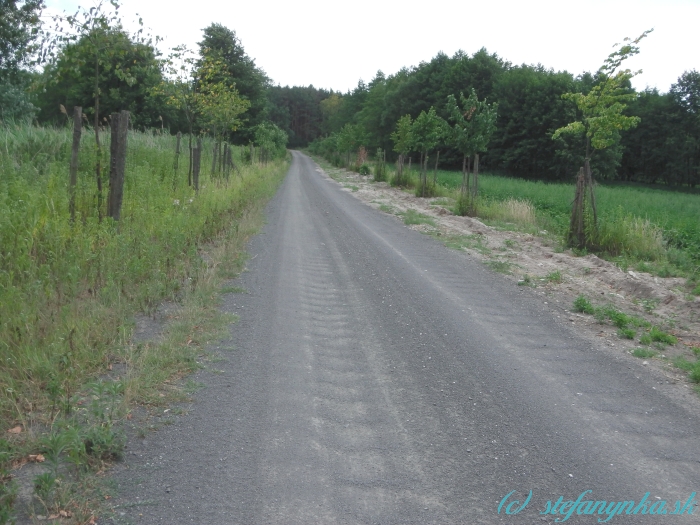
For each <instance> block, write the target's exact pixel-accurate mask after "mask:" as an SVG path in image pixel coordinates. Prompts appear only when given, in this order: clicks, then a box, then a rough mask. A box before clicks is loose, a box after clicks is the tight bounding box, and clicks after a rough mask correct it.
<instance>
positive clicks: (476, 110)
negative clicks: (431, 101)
mask: <svg viewBox="0 0 700 525" xmlns="http://www.w3.org/2000/svg"><path fill="white" fill-rule="evenodd" d="M459 96H460V103H461V107H460V106H459V105H458V104H457V100H456V98H455V96H454V95H449V96H448V97H447V112H448V114H449V119H450V121H451V122H453V123H454V124H453V126H452V128H451V129H450V132H449V133H448V135H447V137H446V138H447V141H448V143H449V144H450V145H451V146H452V147H454V148H455V149H456V150H457V151H459V152H460V153H461V154H462V155H464V156H465V157H471V156H472V155H474V154H476V153H483V152H485V151H486V147H487V146H488V143H489V141H490V140H491V136H492V135H493V132H494V131H495V130H496V116H497V114H498V104H487V103H486V101H485V100H479V97H478V96H477V94H476V91H475V90H474V88H472V90H471V93H470V94H469V97H465V96H464V94H463V93H460V94H459Z"/></svg>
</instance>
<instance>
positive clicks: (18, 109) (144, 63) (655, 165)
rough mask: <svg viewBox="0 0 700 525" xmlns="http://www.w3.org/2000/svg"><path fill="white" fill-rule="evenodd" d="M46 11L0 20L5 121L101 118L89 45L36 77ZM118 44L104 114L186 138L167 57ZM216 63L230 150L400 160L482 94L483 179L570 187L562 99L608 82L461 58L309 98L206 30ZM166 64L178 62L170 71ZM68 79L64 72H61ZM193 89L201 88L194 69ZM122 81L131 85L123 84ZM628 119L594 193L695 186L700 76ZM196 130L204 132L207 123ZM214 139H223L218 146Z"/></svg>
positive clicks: (13, 5)
mask: <svg viewBox="0 0 700 525" xmlns="http://www.w3.org/2000/svg"><path fill="white" fill-rule="evenodd" d="M41 7H42V2H41V0H25V1H23V2H21V1H18V0H8V2H4V3H3V4H2V13H0V15H1V16H0V19H1V20H2V22H1V23H0V118H2V119H8V118H27V117H29V118H36V119H37V120H38V121H40V122H60V121H61V119H62V118H65V117H64V116H62V115H61V114H60V113H59V107H60V104H63V106H65V107H67V108H70V107H72V106H73V105H82V107H83V108H84V110H85V112H86V113H87V114H89V115H92V113H91V111H92V105H91V102H90V101H91V100H92V94H93V93H94V91H95V89H94V83H93V82H92V81H91V79H92V76H93V75H92V73H93V72H92V71H91V66H90V61H89V60H87V59H86V54H87V53H88V51H87V49H88V48H89V42H88V39H87V38H80V39H77V40H76V41H73V42H71V43H69V44H68V45H66V46H64V47H63V48H62V50H61V52H60V53H58V54H57V55H55V56H54V60H52V61H48V63H47V64H46V65H45V67H44V69H43V71H40V72H37V71H31V70H29V69H28V68H27V67H25V66H27V64H28V63H29V62H30V61H31V60H32V59H33V58H35V57H36V52H37V48H38V47H39V45H38V44H39V39H38V37H39V36H40V33H41V32H42V24H41V21H40V19H39V17H38V13H39V12H40V10H41ZM109 38H111V39H112V40H113V42H112V44H111V46H110V47H111V49H114V50H116V49H119V50H120V51H119V52H114V53H111V56H110V60H109V61H107V62H108V64H109V65H108V67H105V68H103V69H102V70H101V71H100V73H99V74H100V79H99V82H100V86H102V87H101V88H100V92H101V101H100V105H101V107H103V108H104V112H103V113H104V114H109V113H110V112H112V111H117V110H121V109H127V110H129V111H131V114H132V115H133V125H134V126H136V127H139V128H161V129H168V130H169V131H170V132H171V133H176V132H178V131H182V132H188V131H189V130H190V124H191V123H190V122H189V120H188V117H187V114H186V112H183V111H182V108H178V106H177V105H173V104H169V103H168V102H169V101H168V97H167V96H166V94H165V93H164V91H165V90H162V89H161V90H159V89H158V86H162V85H163V84H164V83H165V84H168V83H171V82H173V77H172V75H171V74H170V73H169V72H168V70H167V68H168V67H169V64H172V60H171V59H172V58H173V57H172V56H168V57H162V56H160V55H159V53H158V51H157V50H156V48H155V46H154V43H153V42H149V41H148V40H144V39H142V38H141V39H139V38H134V35H129V34H127V33H126V32H125V31H124V30H123V29H122V28H121V26H120V25H119V24H116V23H115V24H112V27H110V31H109ZM207 54H209V55H215V56H216V57H218V60H220V61H221V64H223V66H224V68H225V71H226V74H227V75H228V76H229V78H230V80H231V82H232V83H233V84H235V89H236V92H237V94H238V96H239V97H240V98H241V100H243V101H245V103H246V104H247V106H246V109H245V111H244V112H243V113H242V114H241V115H240V118H239V119H238V120H239V122H238V124H237V126H236V129H235V130H229V131H227V134H228V136H229V138H230V139H231V140H232V141H233V142H234V143H239V144H245V143H249V142H251V141H254V140H255V136H256V126H258V125H260V124H261V123H263V122H270V123H273V124H274V125H276V126H277V127H278V128H279V129H280V130H282V131H284V132H285V133H286V134H287V136H288V140H289V145H290V146H291V147H305V146H307V145H308V144H310V143H311V142H313V141H314V140H317V139H320V138H324V137H327V136H329V135H331V134H333V133H339V132H340V131H341V130H342V129H343V128H345V127H346V126H355V127H357V128H358V129H359V130H361V136H362V142H363V144H362V146H364V147H365V148H366V150H367V151H370V152H375V151H376V150H377V149H379V150H381V151H383V152H386V153H387V154H388V155H389V158H390V160H397V158H398V154H396V153H395V152H394V151H393V143H392V141H391V134H392V133H393V132H394V131H395V126H396V123H397V122H398V120H399V119H400V118H401V117H403V116H404V115H410V116H411V118H412V119H416V118H417V117H418V116H419V115H420V114H421V112H428V111H429V110H430V108H431V107H433V108H435V111H436V112H437V115H438V116H439V117H441V118H442V119H448V118H449V110H448V109H447V107H446V104H445V101H446V100H447V97H448V96H449V95H452V96H454V97H459V94H460V93H470V92H471V90H472V89H473V90H474V91H475V92H476V93H477V94H478V96H479V98H480V99H482V100H486V101H488V103H495V104H498V108H499V109H498V116H497V119H496V123H495V130H494V133H493V135H492V137H491V140H490V143H489V148H488V152H486V153H484V154H483V155H482V157H481V163H482V167H484V168H486V169H488V170H489V171H491V172H494V173H502V174H505V175H510V176H517V177H523V178H529V179H541V180H571V178H572V177H573V176H574V175H575V173H576V169H577V167H578V166H581V165H582V164H583V161H584V156H585V155H584V153H582V152H584V151H585V147H584V144H583V139H582V138H581V137H576V136H567V135H561V136H559V137H558V138H557V139H556V140H552V138H551V136H552V134H553V133H554V132H555V131H556V130H557V129H559V128H561V127H563V126H566V125H567V124H568V123H570V122H572V121H576V120H577V119H579V118H580V110H579V109H578V108H577V107H576V104H575V103H574V101H573V100H567V99H564V98H562V95H564V94H565V93H581V94H583V95H587V94H588V93H590V91H591V90H592V89H593V88H594V87H595V86H596V85H599V84H600V82H601V81H602V80H603V79H602V78H601V77H600V74H599V73H583V74H580V75H577V76H575V75H573V74H572V73H569V72H567V71H554V70H552V69H548V68H546V67H545V66H543V65H541V64H537V65H527V64H521V65H515V64H512V63H510V62H509V61H507V60H505V59H504V58H501V57H499V56H498V55H497V54H496V53H490V52H489V51H487V50H486V49H484V48H482V49H480V50H479V51H477V52H476V53H474V54H471V55H469V54H467V53H465V52H463V51H459V52H457V53H455V54H454V55H453V56H448V55H446V54H444V53H438V54H437V55H436V56H435V57H434V58H433V59H432V60H430V61H428V62H421V63H420V64H419V65H417V66H413V67H406V68H403V69H401V70H400V71H398V72H397V73H395V74H393V75H388V76H387V75H385V74H384V73H382V72H381V71H378V72H377V73H376V75H375V77H374V78H373V79H372V80H371V81H370V82H369V83H365V82H363V81H362V80H360V81H359V82H358V84H357V87H355V88H354V89H352V90H349V91H348V92H346V93H340V92H334V91H332V90H326V89H322V88H316V87H314V86H291V87H290V86H284V87H283V86H279V85H274V83H273V82H272V80H271V79H270V78H269V77H268V76H267V75H266V73H265V72H264V71H263V70H262V69H261V68H260V67H258V66H257V65H256V63H255V60H254V59H252V58H250V57H249V56H248V55H247V54H246V52H245V49H244V47H243V45H242V43H241V41H240V39H238V37H237V36H236V33H235V31H233V30H230V29H228V28H226V27H224V26H222V25H220V24H211V25H210V26H209V27H207V28H205V29H204V30H203V38H202V40H201V42H200V43H199V45H198V50H197V51H196V52H195V53H194V55H195V59H194V61H193V62H192V64H193V65H194V66H198V65H200V64H201V63H202V60H203V57H204V56H205V55H207ZM169 60H170V61H169ZM61 71H62V73H60V74H59V72H61ZM192 71H193V72H194V74H193V75H192V76H191V77H190V79H189V80H190V82H193V83H196V82H198V81H199V79H200V78H201V77H199V76H198V75H197V72H198V67H193V68H192ZM125 72H126V74H125ZM626 89H627V90H628V92H629V93H630V94H631V95H633V96H632V97H631V98H630V100H629V101H628V102H627V108H626V110H625V115H626V116H629V117H638V118H639V119H640V121H639V124H638V125H637V126H636V127H635V128H633V129H630V130H627V131H624V132H622V133H621V137H620V141H619V142H618V143H617V144H615V145H614V146H613V147H610V148H606V149H604V150H598V151H594V152H593V153H592V156H591V166H592V170H593V175H594V176H595V177H596V178H597V179H598V180H609V181H615V180H621V181H628V182H631V181H635V182H648V183H664V184H669V185H685V186H695V185H697V184H700V73H698V72H697V71H695V70H690V71H686V72H683V73H682V75H681V76H680V77H679V78H678V81H677V82H676V83H674V84H673V85H672V87H671V89H670V90H669V91H668V93H661V92H659V91H657V90H655V89H647V90H644V91H641V92H637V91H635V90H634V89H633V88H632V87H631V85H630V84H628V85H627V86H626ZM195 128H202V129H207V130H208V129H209V128H208V126H207V123H205V122H203V121H202V120H200V121H199V123H195ZM217 133H218V132H217ZM461 159H462V156H461V155H460V153H459V151H458V150H457V149H456V148H447V149H445V150H444V151H442V152H441V163H442V164H443V165H445V166H452V167H454V168H457V169H458V168H459V167H460V166H461Z"/></svg>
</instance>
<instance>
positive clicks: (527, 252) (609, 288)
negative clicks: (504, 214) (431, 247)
mask: <svg viewBox="0 0 700 525" xmlns="http://www.w3.org/2000/svg"><path fill="white" fill-rule="evenodd" d="M316 165H317V168H316V171H317V172H319V173H320V174H321V175H322V176H324V177H326V178H327V179H328V180H329V181H330V182H332V183H336V184H339V185H341V186H342V187H343V189H344V191H347V192H349V193H350V194H351V195H353V196H354V197H356V198H357V199H359V200H360V201H362V202H363V203H365V204H366V205H368V206H371V207H372V208H375V209H378V210H380V211H382V212H384V213H388V214H390V215H393V216H395V217H396V218H397V220H402V221H403V215H404V214H405V213H406V212H407V211H408V210H414V211H415V212H417V213H419V214H422V215H423V216H425V217H426V218H427V219H428V221H427V222H429V224H426V223H424V224H412V225H409V226H407V227H408V228H411V229H414V230H417V231H420V232H422V233H426V234H430V235H434V236H435V237H436V238H438V239H442V240H455V239H457V240H458V242H457V243H456V244H458V245H462V246H461V247H460V248H458V249H461V250H464V251H466V252H467V253H468V254H469V255H470V256H471V257H474V258H476V259H478V260H481V261H482V262H484V263H485V264H487V265H491V266H492V267H496V268H501V269H504V270H505V269H507V270H508V273H503V278H504V279H509V280H511V281H512V282H513V286H517V285H518V284H519V285H521V286H522V285H525V284H526V283H524V282H523V279H524V278H525V276H526V275H527V276H528V278H529V283H527V286H530V287H532V291H533V292H534V293H535V294H537V295H539V296H541V298H542V301H544V302H545V303H546V304H548V305H549V306H551V307H552V308H553V309H554V310H555V311H556V312H557V313H556V316H557V317H558V318H559V319H561V321H562V322H565V323H568V324H570V325H571V326H572V327H574V329H575V330H576V332H577V333H578V334H580V335H581V336H582V337H585V338H587V339H589V340H591V341H592V342H594V344H596V346H599V347H604V348H606V349H607V350H608V351H609V352H611V353H615V354H618V355H624V356H627V357H628V358H629V359H637V358H635V357H633V356H632V351H633V350H634V349H635V348H640V347H641V345H640V343H639V336H640V335H641V331H640V330H638V331H637V336H636V337H635V339H634V340H629V339H624V338H621V337H620V336H618V333H617V332H618V329H617V328H616V327H615V326H613V325H612V324H611V323H610V322H604V323H601V322H599V321H597V320H596V319H595V318H594V317H593V316H591V315H585V314H580V313H577V312H574V311H573V302H574V300H575V299H576V298H577V297H578V296H579V295H585V296H586V297H587V298H589V299H590V301H591V302H592V303H593V304H594V305H595V306H604V305H607V304H611V305H613V306H615V307H616V308H617V309H618V310H621V311H622V312H625V313H627V314H632V315H635V316H637V317H641V318H644V319H646V320H647V321H649V322H650V323H652V324H653V325H655V326H658V327H659V328H661V329H662V330H664V331H666V332H667V333H670V334H672V335H674V336H675V337H676V338H677V339H678V343H677V344H676V345H673V346H665V347H661V346H658V347H657V348H653V349H655V350H657V351H658V353H657V355H656V356H654V357H653V358H644V359H643V364H644V365H646V366H647V368H648V369H649V371H650V373H652V374H654V375H656V376H658V380H659V381H660V382H668V383H673V384H678V385H679V387H680V388H681V389H683V390H685V392H679V393H682V394H684V397H687V398H688V399H692V400H693V402H695V403H698V405H700V399H699V398H698V397H697V396H696V395H695V394H694V393H693V391H692V389H693V386H694V385H693V384H692V383H690V382H689V380H688V377H687V374H686V373H685V372H684V371H682V370H680V369H678V368H676V367H674V366H673V364H672V361H673V359H674V358H675V357H678V356H684V357H686V358H687V359H688V360H691V361H692V360H694V359H695V357H694V355H693V353H692V350H691V348H693V347H700V297H693V296H690V295H688V294H687V292H685V291H684V283H685V279H680V278H660V277H656V276H653V275H651V274H648V273H642V272H636V271H627V272H625V271H623V270H621V269H620V268H619V267H618V266H616V265H615V264H613V263H611V262H608V261H605V260H603V259H601V258H599V257H597V256H595V255H593V254H590V255H586V256H583V257H578V256H576V255H574V254H573V252H572V251H571V250H566V251H561V249H560V248H558V245H559V243H558V242H557V240H556V239H554V238H553V236H552V235H550V234H548V232H545V231H542V232H540V234H539V235H532V234H529V233H523V232H517V231H506V230H503V229H497V228H494V227H491V226H487V225H486V224H484V223H482V222H481V221H479V220H478V219H474V218H470V217H459V216H455V215H453V214H452V213H451V212H450V211H449V210H448V209H447V208H446V207H445V206H446V199H445V198H444V197H443V198H440V197H439V198H431V199H425V198H417V197H415V196H414V195H413V192H407V191H404V190H401V189H398V188H393V187H391V186H389V185H388V184H387V183H385V182H374V181H373V179H372V178H371V176H362V175H359V174H357V173H355V172H352V171H348V170H345V169H339V168H332V167H329V166H327V167H326V168H325V169H324V168H322V167H321V166H320V165H318V163H317V164H316ZM513 226H514V227H513V229H516V227H515V225H513ZM459 241H461V242H459ZM553 272H559V273H560V274H561V282H559V283H557V282H552V281H551V280H548V279H547V276H548V275H551V274H552V273H553ZM645 348H646V347H645Z"/></svg>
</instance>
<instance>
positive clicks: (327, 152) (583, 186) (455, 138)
mask: <svg viewBox="0 0 700 525" xmlns="http://www.w3.org/2000/svg"><path fill="white" fill-rule="evenodd" d="M651 31H652V30H648V31H645V32H644V33H642V34H641V35H640V36H639V37H637V38H636V39H625V41H624V43H623V44H622V45H621V46H620V48H619V49H618V50H616V51H615V52H613V53H611V54H610V55H609V56H608V58H607V59H606V60H605V62H604V63H603V66H601V68H600V70H599V71H598V74H597V78H598V79H599V80H598V83H597V84H596V85H594V86H593V87H592V88H591V89H590V90H589V91H588V92H587V93H586V94H583V93H566V94H564V95H563V96H562V98H564V99H565V100H570V101H572V102H574V104H575V106H576V108H577V110H578V115H577V116H578V120H575V121H573V122H571V123H569V124H568V125H566V126H564V127H561V128H559V129H556V130H552V134H551V137H552V139H554V140H558V139H560V137H562V136H563V135H573V136H578V137H582V138H583V143H584V144H585V156H584V165H583V166H582V167H581V168H580V170H579V174H578V176H577V179H576V190H575V196H574V200H573V203H572V213H571V221H570V227H569V231H568V234H567V242H568V244H569V245H570V246H573V247H576V248H579V249H582V248H589V249H596V248H597V244H598V242H599V239H598V237H599V231H598V213H597V209H596V202H595V193H594V180H593V171H592V169H591V155H592V153H593V151H602V150H605V149H608V148H610V147H612V146H615V145H617V144H619V142H620V139H621V136H620V132H621V131H624V130H628V129H631V128H633V127H635V126H636V125H637V124H638V123H639V120H640V119H639V118H638V117H633V116H628V115H625V114H624V111H625V109H626V107H627V104H628V103H630V102H631V101H633V100H634V99H635V93H634V91H633V90H632V89H631V88H630V79H631V78H632V77H634V76H635V75H637V74H638V73H640V71H636V72H635V71H631V70H629V69H624V68H623V67H622V65H623V62H624V61H625V60H626V59H628V58H629V57H631V56H634V55H636V54H637V53H639V47H638V44H639V42H640V41H641V40H642V39H643V38H645V37H646V36H647V35H648V34H649V33H650V32H651ZM445 109H446V112H445V113H446V114H447V115H448V118H447V120H445V119H443V118H441V117H440V116H439V115H438V114H437V112H436V110H435V108H434V107H430V109H429V110H428V111H421V112H420V114H419V115H418V116H417V117H416V118H415V119H413V118H412V117H411V115H404V116H403V117H401V118H400V119H399V120H398V122H397V123H396V127H395V131H394V132H393V133H391V140H392V142H393V144H394V151H395V152H396V153H397V155H398V158H397V161H396V175H395V177H394V179H393V181H392V182H393V184H394V185H397V186H407V185H408V184H409V175H408V173H407V170H406V161H407V159H408V163H409V167H410V163H411V157H410V155H411V153H418V154H419V159H420V160H419V163H420V164H419V165H420V176H419V184H418V186H417V188H416V196H418V197H432V196H434V195H435V193H436V189H437V177H436V175H437V169H438V163H439V160H440V151H441V150H445V149H446V148H449V149H451V150H452V151H458V152H459V153H460V154H461V155H462V186H461V191H460V197H459V199H458V201H457V205H456V210H455V211H456V212H457V213H459V214H460V215H475V214H476V213H477V202H478V199H477V196H478V183H479V154H480V153H484V152H485V151H486V150H487V147H488V144H489V141H490V139H491V137H492V135H493V133H494V131H495V130H496V118H497V112H498V104H489V103H487V102H486V101H485V100H479V98H478V96H477V93H476V91H475V90H474V89H472V90H471V93H470V95H469V96H468V97H466V96H465V95H464V94H463V93H460V100H459V101H457V99H456V97H455V96H454V95H449V96H448V97H447V103H446V107H445ZM366 137H367V134H366V133H365V131H364V130H363V129H362V127H361V125H359V124H346V125H345V126H344V127H343V128H342V129H341V131H340V132H338V133H334V134H331V135H329V136H328V137H326V138H325V139H321V140H319V141H316V142H315V143H313V144H312V145H311V150H312V151H313V152H315V153H319V154H322V155H324V156H326V157H327V158H329V159H335V161H336V162H335V163H336V164H340V163H342V162H341V159H343V157H344V158H345V165H346V166H348V165H349V164H350V157H351V153H352V151H353V150H357V149H358V148H361V149H364V148H363V146H362V145H363V144H364V143H365V141H366V140H367V139H366ZM380 153H381V150H380ZM431 155H434V157H435V160H434V164H433V166H432V167H433V177H432V180H429V178H428V171H429V165H428V160H429V158H430V156H431ZM378 159H379V162H380V164H381V165H382V166H383V162H384V158H383V155H381V157H378Z"/></svg>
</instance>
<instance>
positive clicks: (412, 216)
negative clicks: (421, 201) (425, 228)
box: [399, 209, 437, 227]
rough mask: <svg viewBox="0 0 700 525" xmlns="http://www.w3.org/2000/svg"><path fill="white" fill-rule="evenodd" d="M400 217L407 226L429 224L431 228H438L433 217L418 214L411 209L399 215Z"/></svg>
mask: <svg viewBox="0 0 700 525" xmlns="http://www.w3.org/2000/svg"><path fill="white" fill-rule="evenodd" d="M399 215H400V216H401V217H403V223H404V224H406V225H410V224H428V225H429V226H433V227H437V224H436V223H435V219H433V218H432V217H428V216H427V215H424V214H422V213H420V212H417V211H416V210H412V209H409V210H406V211H405V212H401V213H399Z"/></svg>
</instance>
